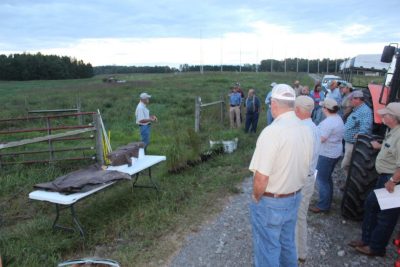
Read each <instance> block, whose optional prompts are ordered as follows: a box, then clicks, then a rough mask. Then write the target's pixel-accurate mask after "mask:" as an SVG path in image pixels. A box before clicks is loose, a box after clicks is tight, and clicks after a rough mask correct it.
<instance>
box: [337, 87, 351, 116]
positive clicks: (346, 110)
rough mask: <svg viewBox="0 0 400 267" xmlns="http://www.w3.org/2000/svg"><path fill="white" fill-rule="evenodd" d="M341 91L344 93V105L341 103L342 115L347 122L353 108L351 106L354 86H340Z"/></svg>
mask: <svg viewBox="0 0 400 267" xmlns="http://www.w3.org/2000/svg"><path fill="white" fill-rule="evenodd" d="M340 90H341V93H342V103H341V107H340V110H341V115H342V118H343V121H344V122H346V120H347V117H348V116H349V115H350V113H351V111H352V109H353V107H352V105H351V100H350V94H351V92H352V91H353V85H352V84H351V83H342V84H341V85H340Z"/></svg>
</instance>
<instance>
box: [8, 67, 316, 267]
mask: <svg viewBox="0 0 400 267" xmlns="http://www.w3.org/2000/svg"><path fill="white" fill-rule="evenodd" d="M102 78H103V77H94V78H92V79H85V80H65V81H28V82H0V103H1V106H2V107H3V108H2V111H1V116H0V118H6V117H10V116H18V117H20V116H24V115H26V110H32V109H56V108H73V107H75V103H76V100H77V98H80V101H81V103H82V108H83V110H84V111H96V110H97V109H100V111H101V113H102V117H103V120H104V123H105V126H106V128H107V129H108V130H110V131H111V144H112V147H113V148H114V149H115V148H116V147H118V146H120V145H124V144H127V143H129V142H132V141H137V140H139V132H138V128H137V127H136V126H135V124H134V110H135V107H136V105H137V102H138V95H139V94H140V93H141V92H143V91H146V92H148V93H149V94H151V95H152V96H153V97H152V98H151V103H150V106H149V108H150V110H151V113H153V114H155V115H157V116H158V118H159V122H158V123H155V124H153V127H152V136H151V144H150V146H149V149H148V154H157V155H167V158H171V157H172V158H173V157H175V161H171V160H170V161H168V160H167V163H163V164H161V165H159V166H157V167H156V168H154V170H153V175H154V177H155V179H156V180H157V181H158V183H159V185H160V186H161V188H162V192H161V193H160V194H159V195H158V196H157V195H156V193H155V192H153V190H146V189H135V191H134V192H132V189H131V187H130V184H129V183H127V182H120V183H119V184H117V185H116V186H113V187H111V188H110V189H108V190H105V191H103V192H101V193H99V194H97V195H95V196H92V197H90V198H88V199H86V200H85V201H83V202H82V203H79V204H78V205H77V206H76V210H77V213H78V217H79V219H80V221H81V223H82V224H83V226H84V227H85V230H86V233H87V238H86V240H85V241H83V240H82V239H81V238H80V237H79V235H78V234H76V233H67V232H63V231H56V232H52V231H51V224H52V222H53V219H54V207H53V206H51V205H49V204H48V203H41V202H38V201H29V200H28V193H29V192H30V191H32V186H33V185H34V184H36V183H39V182H45V181H51V180H53V179H54V178H56V177H57V176H60V175H62V174H65V173H66V172H68V171H70V170H73V169H76V168H78V167H79V166H81V165H82V164H80V163H79V162H78V163H70V162H69V163H57V164H52V165H31V166H19V165H18V166H12V167H7V168H3V169H1V174H0V254H1V256H2V257H3V261H4V262H7V263H8V264H7V265H6V266H55V265H56V263H58V262H60V261H62V260H66V259H71V258H78V257H88V256H93V255H96V256H100V257H104V258H111V259H114V260H117V261H118V262H120V263H121V264H122V266H158V265H160V264H163V263H165V262H166V260H167V259H168V257H169V256H170V255H171V254H172V253H173V252H174V251H175V250H176V249H177V248H178V247H179V245H180V242H181V241H182V240H183V237H184V236H185V234H186V233H188V232H190V231H196V229H197V227H198V226H199V225H200V224H201V222H202V221H204V220H205V219H206V218H207V217H208V216H210V215H212V214H214V213H216V212H217V211H218V210H220V207H221V205H220V204H221V203H222V201H223V200H224V198H225V197H226V196H228V195H230V194H236V193H238V192H239V189H238V187H237V185H238V183H239V182H241V181H242V180H243V178H244V177H248V176H249V175H250V173H249V171H248V169H247V168H248V164H249V162H250V159H251V155H252V152H253V150H254V147H255V142H256V138H257V136H258V134H257V135H245V134H244V133H243V129H240V130H229V123H228V116H226V117H225V121H224V123H223V124H221V123H220V122H219V119H218V116H217V115H216V114H218V112H219V110H218V109H215V108H214V109H213V108H210V109H208V110H206V111H205V112H204V113H203V114H202V130H201V133H200V134H198V135H194V134H193V128H194V99H195V96H201V98H202V101H203V103H207V102H211V101H216V100H218V99H219V98H220V96H221V95H224V96H227V94H228V92H229V88H230V86H232V84H233V83H234V82H236V81H239V82H240V83H241V85H242V88H243V89H244V90H245V92H246V93H247V89H248V88H249V87H254V88H256V89H257V92H258V95H259V96H260V97H261V99H262V100H264V97H265V95H266V93H267V89H269V86H268V85H269V84H270V83H271V82H273V81H275V82H278V83H289V84H291V83H292V82H293V80H295V79H299V80H300V81H301V83H302V84H308V85H310V86H311V85H312V80H311V79H310V78H309V77H308V76H307V75H306V74H296V73H286V74H284V73H205V74H203V75H201V74H198V73H185V74H162V75H161V74H157V75H151V74H148V75H119V76H118V77H117V78H119V79H124V80H126V81H127V82H126V83H124V84H110V83H103V82H102ZM262 102H263V101H262ZM264 109H265V107H263V110H262V114H261V116H260V122H259V130H258V132H260V131H261V130H262V128H263V127H265V117H266V115H265V110H264ZM220 132H225V133H226V132H228V133H229V134H230V135H234V136H237V137H239V146H238V151H236V152H234V153H232V154H223V155H219V156H216V157H215V158H213V160H211V161H207V162H204V163H202V164H199V165H196V166H195V167H191V168H186V169H184V170H183V171H182V172H180V173H174V174H172V173H170V172H168V169H169V167H171V166H172V165H174V164H181V163H182V162H185V160H186V159H191V158H193V157H196V156H198V155H197V151H193V150H194V146H195V145H194V143H195V140H194V139H196V140H197V139H198V140H200V147H199V148H197V149H199V150H200V151H205V150H207V149H208V141H209V139H210V136H213V135H216V133H217V134H218V133H220ZM175 153H178V154H179V157H176V154H175ZM176 158H178V159H176ZM182 164H183V163H182Z"/></svg>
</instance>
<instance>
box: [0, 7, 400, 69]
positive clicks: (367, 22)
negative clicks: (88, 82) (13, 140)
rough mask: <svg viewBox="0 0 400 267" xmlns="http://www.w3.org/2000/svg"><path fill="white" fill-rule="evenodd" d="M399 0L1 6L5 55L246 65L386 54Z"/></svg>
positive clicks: (399, 37) (395, 35) (395, 34)
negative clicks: (30, 54) (37, 54)
mask: <svg viewBox="0 0 400 267" xmlns="http://www.w3.org/2000/svg"><path fill="white" fill-rule="evenodd" d="M399 10H400V1H399V0H385V1H376V0H360V1H359V0H356V1H354V0H335V1H323V0H275V1H274V0H247V1H244V0H240V1H239V0H196V1H192V0H168V1H165V0H159V1H154V0H147V1H146V0H113V1H111V0H70V1H67V0H53V1H51V0H0V54H7V55H8V54H11V53H22V52H29V53H37V52H41V53H43V54H56V55H61V56H70V57H75V58H77V59H82V60H83V61H85V62H87V63H89V62H90V63H91V64H93V65H94V66H99V65H111V64H115V65H170V66H179V64H184V63H188V64H215V65H219V64H221V63H222V64H245V63H251V64H253V63H259V62H260V61H261V60H262V59H266V58H275V59H283V58H285V57H286V58H289V57H296V56H297V57H302V58H311V59H316V58H324V57H325V58H326V57H329V58H347V57H353V56H356V55H358V54H380V53H381V52H382V49H383V46H384V45H386V44H388V43H390V42H400V27H399V25H400V16H399Z"/></svg>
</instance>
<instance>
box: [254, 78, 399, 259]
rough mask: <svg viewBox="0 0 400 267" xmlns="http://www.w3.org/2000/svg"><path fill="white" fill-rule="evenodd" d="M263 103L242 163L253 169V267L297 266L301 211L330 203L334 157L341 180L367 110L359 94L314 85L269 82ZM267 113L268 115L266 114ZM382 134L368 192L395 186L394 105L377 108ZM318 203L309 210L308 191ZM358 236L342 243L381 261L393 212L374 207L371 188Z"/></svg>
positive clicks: (302, 250)
mask: <svg viewBox="0 0 400 267" xmlns="http://www.w3.org/2000/svg"><path fill="white" fill-rule="evenodd" d="M271 87H272V90H271V92H269V93H268V95H267V96H266V99H265V103H266V105H267V106H266V108H267V127H266V128H264V129H263V130H262V132H261V133H260V135H259V137H258V139H257V143H256V148H255V151H254V154H253V157H252V160H251V163H250V166H249V169H250V171H252V172H253V202H252V203H251V204H250V214H251V224H252V231H253V247H254V263H255V266H298V264H299V263H300V262H305V261H306V259H307V214H308V212H309V211H310V212H312V213H316V214H318V213H328V212H329V211H330V208H331V203H332V199H333V180H332V172H333V170H334V168H335V166H336V164H337V163H338V162H339V160H340V159H341V158H342V162H341V165H340V167H341V169H342V171H343V172H344V174H345V175H346V177H347V174H348V171H349V165H350V159H351V154H352V151H353V147H354V144H355V142H356V141H357V136H358V135H360V134H368V135H370V134H371V132H372V124H373V113H372V110H371V108H369V107H368V105H367V104H366V103H365V99H364V94H363V92H362V91H361V90H354V91H353V88H352V87H353V86H352V85H351V84H350V83H342V84H339V83H338V82H337V81H332V82H331V83H330V85H329V86H328V88H329V89H326V90H323V88H322V87H321V84H320V82H319V81H317V82H316V83H315V85H314V87H313V90H311V91H310V90H309V87H307V86H302V85H301V84H300V83H299V81H295V82H294V84H293V87H291V86H289V85H286V84H276V83H272V84H271ZM268 114H270V115H268ZM378 114H380V116H381V117H382V120H383V123H384V124H385V125H386V126H387V127H388V128H389V129H390V131H389V132H388V133H387V134H386V136H385V139H384V140H383V143H382V144H380V143H378V142H376V141H373V142H371V146H372V147H373V148H374V149H377V150H378V149H379V150H380V152H379V154H378V157H377V159H376V170H377V172H378V174H379V178H378V182H377V184H376V188H386V189H387V191H388V192H393V190H394V186H395V185H396V184H397V183H399V182H400V153H398V151H400V103H391V104H389V105H388V106H387V107H386V108H383V109H381V110H379V111H378ZM315 184H316V189H317V190H316V191H318V199H317V201H316V203H315V204H313V205H310V200H311V196H312V195H313V193H314V186H315ZM364 208H365V214H364V220H363V224H362V238H361V239H360V240H353V241H350V242H349V243H348V245H350V246H352V247H354V248H355V251H356V252H359V253H361V254H364V255H368V256H384V255H385V253H386V246H387V245H388V243H389V241H390V237H391V235H392V233H393V231H394V228H395V226H396V223H397V220H398V217H399V214H400V208H393V209H388V210H381V209H380V207H379V204H378V201H377V198H376V196H375V193H374V192H373V191H372V192H371V193H370V194H369V196H368V198H367V200H366V201H365V207H364Z"/></svg>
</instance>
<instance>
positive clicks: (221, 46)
mask: <svg viewBox="0 0 400 267" xmlns="http://www.w3.org/2000/svg"><path fill="white" fill-rule="evenodd" d="M223 55H224V53H223V41H222V35H221V72H223V65H224V64H223Z"/></svg>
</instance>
